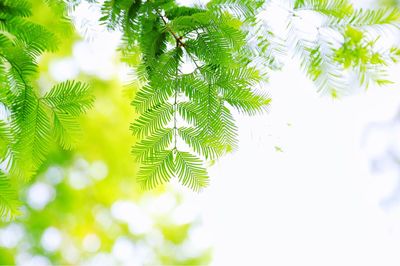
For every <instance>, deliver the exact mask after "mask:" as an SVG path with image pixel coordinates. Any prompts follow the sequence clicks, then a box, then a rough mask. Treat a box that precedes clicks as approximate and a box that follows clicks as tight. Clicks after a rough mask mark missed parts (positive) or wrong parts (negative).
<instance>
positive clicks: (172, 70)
mask: <svg viewBox="0 0 400 266" xmlns="http://www.w3.org/2000/svg"><path fill="white" fill-rule="evenodd" d="M269 4H271V2H270V1H247V0H212V1H210V2H208V4H207V5H205V6H194V7H183V6H179V5H177V4H176V3H175V1H172V0H166V1H123V0H120V1H106V3H105V4H104V5H103V8H102V11H103V17H102V19H101V21H102V22H104V23H105V24H106V25H107V26H108V27H109V28H111V29H115V28H119V29H121V30H122V31H123V33H124V38H123V39H124V42H123V44H122V46H121V48H120V49H121V51H122V53H123V55H124V60H125V61H126V62H128V63H131V65H132V66H133V67H135V68H136V74H137V76H138V77H139V79H140V80H141V83H142V84H143V87H142V88H141V89H140V90H139V91H138V92H137V94H136V97H135V99H134V100H133V103H132V104H133V106H134V107H135V108H136V110H137V111H138V112H139V114H140V116H139V117H138V118H137V119H136V121H135V122H134V123H133V124H132V126H131V129H132V131H133V133H134V134H135V135H136V136H137V137H138V138H140V139H141V140H139V141H138V143H137V144H136V145H135V146H134V147H133V153H134V154H136V156H137V158H138V160H139V161H140V162H141V163H142V164H143V167H142V170H141V171H140V172H139V182H140V183H141V184H142V186H143V187H144V188H153V187H154V186H156V185H158V184H161V183H164V182H166V181H168V180H170V178H171V177H172V176H175V177H177V178H178V179H179V180H180V181H181V182H182V183H183V184H185V185H187V186H189V187H191V188H193V189H194V190H199V189H201V188H202V187H204V186H205V185H206V184H207V182H206V177H207V174H206V172H203V171H202V170H200V169H203V168H201V167H203V166H202V165H203V164H204V162H206V161H208V160H215V159H218V158H219V157H221V156H223V155H224V154H226V153H227V152H230V151H233V150H235V149H236V148H237V128H236V124H235V121H234V117H233V115H232V113H231V112H232V110H237V111H238V112H239V113H242V114H247V115H254V114H258V113H262V112H264V111H265V110H267V108H268V106H269V103H270V99H269V97H268V95H267V94H265V93H259V92H257V91H255V89H254V88H255V87H256V86H257V84H259V83H260V82H261V81H263V79H264V78H265V77H266V74H268V73H266V72H268V70H269V69H276V68H277V67H279V62H278V60H277V57H278V56H277V55H276V54H277V53H282V51H283V50H284V47H283V46H284V42H281V40H278V38H277V37H276V34H275V33H274V32H273V31H272V28H271V27H269V26H268V23H265V22H264V21H261V20H260V18H259V17H258V14H259V12H260V11H261V10H262V9H263V8H264V7H266V8H267V11H268V5H269ZM273 4H274V3H272V5H273ZM287 11H288V13H289V14H290V15H291V16H290V17H289V24H288V25H289V26H288V36H289V37H288V38H286V40H285V42H286V47H287V49H289V50H293V51H294V54H295V55H298V56H299V57H300V60H301V64H302V68H303V69H304V71H305V72H306V73H307V75H308V76H309V77H310V78H311V79H312V80H313V81H314V82H315V84H316V85H317V87H318V89H319V91H322V92H328V93H330V94H331V95H332V96H333V97H338V96H340V95H343V94H346V93H348V91H349V89H348V88H349V87H352V86H353V83H354V81H353V79H354V78H353V77H354V76H356V77H357V79H358V83H359V86H361V87H365V88H367V87H368V86H369V85H370V83H377V84H379V85H383V84H386V83H388V82H389V81H387V80H386V78H385V69H386V67H387V65H388V63H390V62H395V61H396V60H398V51H399V50H398V49H397V48H396V47H390V48H389V50H383V49H378V46H379V44H378V39H377V38H376V37H379V36H376V35H377V34H379V33H381V32H385V31H391V30H397V28H396V27H397V23H398V22H399V19H400V16H399V14H400V13H399V12H398V10H396V9H380V10H364V9H356V8H354V7H353V5H352V4H351V3H350V2H349V1H348V0H333V1H327V0H296V1H293V2H292V3H291V5H289V6H288V7H287ZM309 13H313V14H315V15H318V16H319V17H320V21H317V23H316V24H315V25H313V27H314V28H315V33H316V34H315V38H312V39H310V38H309V37H307V36H303V35H302V34H301V29H299V28H298V27H296V23H297V22H298V21H301V22H302V23H303V24H304V23H310V22H309V21H306V20H307V19H306V18H305V16H306V15H307V14H309ZM138 53H139V54H140V60H139V61H140V62H139V63H138V60H137V56H133V55H134V54H136V55H137V54H138ZM130 58H131V59H130ZM188 65H189V66H188ZM352 73H355V75H353V74H352ZM199 160H201V161H202V162H203V163H202V164H200V161H199ZM195 166H196V167H195ZM197 167H199V168H197ZM179 169H182V170H179ZM193 169H196V171H192V170H193ZM194 172H195V173H197V174H196V175H199V176H201V178H196V177H194V176H195V175H192V174H191V173H194ZM199 173H201V174H199ZM189 180H190V181H189Z"/></svg>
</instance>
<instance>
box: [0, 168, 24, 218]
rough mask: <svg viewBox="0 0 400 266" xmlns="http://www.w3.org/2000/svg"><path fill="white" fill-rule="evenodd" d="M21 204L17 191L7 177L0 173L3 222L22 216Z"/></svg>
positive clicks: (0, 214) (0, 207)
mask: <svg viewBox="0 0 400 266" xmlns="http://www.w3.org/2000/svg"><path fill="white" fill-rule="evenodd" d="M19 207H20V202H19V201H18V195H17V192H16V191H15V189H14V188H13V187H12V185H11V182H10V180H9V179H8V178H7V176H6V175H5V174H4V173H3V172H2V171H0V217H1V219H2V220H10V219H13V218H15V217H16V216H17V215H19V214H20V211H19Z"/></svg>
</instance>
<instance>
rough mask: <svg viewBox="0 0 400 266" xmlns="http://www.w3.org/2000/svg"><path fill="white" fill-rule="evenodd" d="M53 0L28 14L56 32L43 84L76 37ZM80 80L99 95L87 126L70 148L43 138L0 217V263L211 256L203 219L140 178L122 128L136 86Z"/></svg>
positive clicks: (87, 76) (147, 261) (89, 77)
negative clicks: (33, 169) (203, 240)
mask: <svg viewBox="0 0 400 266" xmlns="http://www.w3.org/2000/svg"><path fill="white" fill-rule="evenodd" d="M50 3H51V6H50V7H49V6H48V5H47V4H45V3H44V1H40V0H32V4H33V6H34V10H35V11H34V14H35V15H34V16H33V20H34V21H36V22H38V23H41V24H42V25H45V26H48V27H49V28H50V29H51V30H52V31H54V32H55V33H56V34H58V35H59V36H58V37H59V38H60V40H62V45H60V49H59V50H58V51H57V52H54V53H47V54H45V55H44V56H42V57H41V58H40V65H39V67H40V69H41V75H40V77H39V79H38V83H39V86H40V87H41V88H42V89H45V88H46V86H48V84H52V83H54V82H55V80H54V77H53V76H52V74H51V71H50V68H49V66H51V65H52V63H53V62H60V61H63V60H69V59H70V58H71V53H72V51H73V47H74V45H75V44H76V42H77V41H80V39H81V38H80V36H79V35H77V34H76V33H75V30H74V29H73V28H72V27H71V25H70V24H69V22H68V21H65V20H64V19H59V18H60V17H61V14H63V15H66V13H65V12H66V11H65V10H64V8H63V7H62V6H59V5H57V2H52V1H50ZM54 8H55V10H56V13H54ZM64 40H65V41H64ZM115 67H117V66H115ZM77 78H78V79H79V80H84V81H85V82H87V83H88V84H89V85H90V88H91V91H92V93H93V94H94V95H95V97H96V101H95V103H94V106H93V108H92V109H91V110H90V111H89V112H88V113H87V115H85V116H84V117H81V118H80V121H79V122H80V124H81V127H82V131H83V132H85V134H82V135H81V138H80V139H79V141H78V142H77V143H76V146H75V149H74V151H70V150H67V151H66V150H63V149H61V147H60V146H59V145H58V144H57V143H56V142H51V143H49V146H48V152H49V155H48V158H47V160H46V161H45V162H44V164H43V165H42V166H41V167H40V169H39V170H38V174H37V176H36V178H35V179H34V180H33V181H32V183H31V184H30V185H28V186H26V187H25V188H24V189H23V190H22V191H21V193H20V199H21V202H23V203H24V204H23V206H22V208H21V212H22V216H20V217H18V219H16V220H15V221H14V222H12V223H6V222H3V223H2V224H1V225H0V265H15V264H17V265H40V266H43V265H44V266H45V265H65V264H68V265H77V264H79V265H96V266H97V265H205V264H208V262H209V261H210V258H211V251H210V249H209V247H204V246H201V245H200V246H199V245H198V244H197V243H196V241H195V239H191V235H192V233H193V232H195V231H196V230H197V231H198V230H200V228H201V220H200V219H199V217H198V216H197V215H196V214H195V213H194V214H193V215H192V216H191V218H190V219H182V218H179V213H180V212H182V211H181V210H180V209H181V207H182V203H183V201H184V198H183V196H182V194H181V193H179V192H171V189H168V188H167V187H159V188H158V189H157V190H154V191H152V192H143V191H141V190H140V188H139V187H138V186H137V183H136V181H135V172H136V167H137V165H136V164H135V163H133V162H132V157H131V146H132V144H133V142H134V141H135V139H134V137H133V136H132V135H131V133H130V132H129V130H128V129H129V124H130V122H131V119H132V117H133V116H135V114H134V111H133V109H132V107H131V106H130V103H129V102H130V99H131V96H132V93H133V91H131V90H130V91H129V90H127V89H126V88H124V86H123V85H122V84H121V82H120V81H119V80H118V79H117V78H116V77H115V76H114V77H112V78H111V79H109V80H105V79H100V78H99V77H97V76H96V75H93V73H85V72H81V73H80V74H79V76H78V77H77Z"/></svg>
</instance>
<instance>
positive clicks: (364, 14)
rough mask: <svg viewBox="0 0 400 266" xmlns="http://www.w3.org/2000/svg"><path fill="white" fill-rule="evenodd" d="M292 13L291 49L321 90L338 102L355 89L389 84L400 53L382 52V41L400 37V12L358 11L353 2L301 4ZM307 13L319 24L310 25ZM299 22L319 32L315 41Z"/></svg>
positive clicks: (322, 0) (305, 1) (317, 0)
mask: <svg viewBox="0 0 400 266" xmlns="http://www.w3.org/2000/svg"><path fill="white" fill-rule="evenodd" d="M288 12H289V13H290V14H291V15H292V16H291V18H290V20H289V24H288V25H289V28H288V29H289V32H288V36H289V37H288V38H287V43H288V47H289V48H294V52H295V55H296V56H299V58H300V61H301V65H302V68H303V69H304V71H305V72H306V73H307V74H308V76H309V77H310V78H311V79H312V80H313V81H314V82H315V83H316V85H317V87H318V90H319V91H322V92H327V93H329V94H330V95H332V96H333V97H339V96H341V95H345V94H348V93H350V92H351V91H350V90H349V88H350V87H362V88H368V87H369V86H370V84H371V83H372V84H377V85H384V84H387V83H390V81H389V80H387V78H386V68H387V66H388V64H390V63H393V62H396V55H395V53H396V51H397V50H398V48H397V47H396V45H392V46H391V47H389V48H383V47H385V46H383V47H382V44H380V43H379V38H380V37H381V36H382V35H384V34H394V32H398V30H399V27H398V26H399V22H400V11H399V10H398V9H395V8H381V9H373V10H372V9H371V10H368V9H356V8H354V7H353V5H352V4H351V2H350V1H348V0H333V1H327V0H297V1H295V2H294V5H293V7H292V8H289V9H288ZM306 12H308V13H310V12H311V13H313V14H314V15H318V16H319V17H320V21H319V22H318V21H317V22H315V23H314V22H310V21H309V20H307V18H306V15H307V13H306ZM300 21H301V22H302V23H306V24H307V25H308V26H310V27H314V30H315V34H314V35H315V37H313V38H310V37H309V36H305V35H304V34H302V33H301V29H300V28H299V27H298V26H296V23H297V22H300ZM291 44H294V45H291ZM354 77H356V79H357V80H354V79H355V78H354ZM354 83H358V85H356V86H354Z"/></svg>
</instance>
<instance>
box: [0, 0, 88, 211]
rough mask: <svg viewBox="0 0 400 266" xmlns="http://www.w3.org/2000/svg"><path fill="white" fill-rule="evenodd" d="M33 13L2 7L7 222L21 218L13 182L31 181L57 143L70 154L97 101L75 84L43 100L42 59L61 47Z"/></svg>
mask: <svg viewBox="0 0 400 266" xmlns="http://www.w3.org/2000/svg"><path fill="white" fill-rule="evenodd" d="M31 13H32V12H31V6H30V3H29V2H28V1H25V0H13V1H11V0H2V1H0V86H1V87H2V92H1V94H0V102H1V103H2V106H1V108H2V109H4V110H5V112H4V113H5V116H4V117H0V140H1V142H2V143H1V144H0V145H1V146H0V162H3V165H5V168H6V169H3V170H6V171H5V172H7V173H8V174H7V175H5V174H3V173H1V182H2V183H1V185H0V186H1V190H0V197H1V202H0V210H1V211H0V216H7V217H11V216H13V214H15V213H17V211H16V209H13V208H14V207H16V206H17V204H14V201H15V200H16V194H15V193H12V190H11V187H10V186H9V183H8V182H12V183H16V184H18V182H15V180H23V181H27V180H29V178H31V177H32V176H33V175H34V174H35V173H36V171H37V170H38V169H39V167H40V166H41V165H42V163H43V162H44V161H45V160H46V157H47V155H48V153H49V144H50V143H51V141H52V140H53V139H55V140H57V141H58V142H59V144H60V145H61V146H63V147H64V148H71V147H72V146H73V143H74V141H75V139H76V132H77V130H76V129H77V127H78V125H77V118H78V116H79V115H80V114H81V113H83V112H84V111H85V110H87V108H89V107H90V106H91V105H92V101H93V100H92V97H91V96H90V94H89V91H88V88H87V86H86V85H84V84H82V83H79V82H72V81H71V82H64V83H61V84H58V85H56V86H54V87H53V88H52V89H51V90H50V92H48V93H46V94H45V95H44V96H41V95H40V94H39V92H38V91H39V90H38V88H37V86H36V84H35V82H34V81H35V79H36V78H37V76H38V67H37V59H38V57H39V56H40V55H42V54H43V53H44V52H46V51H54V50H55V49H56V47H57V42H58V41H57V39H56V37H55V35H54V34H53V33H51V32H50V31H49V30H47V29H46V28H45V27H43V26H41V25H38V24H35V23H33V22H32V21H31V20H29V17H30V16H31ZM11 197H12V198H11Z"/></svg>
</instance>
